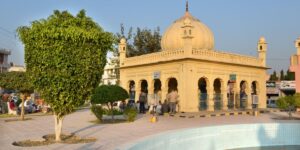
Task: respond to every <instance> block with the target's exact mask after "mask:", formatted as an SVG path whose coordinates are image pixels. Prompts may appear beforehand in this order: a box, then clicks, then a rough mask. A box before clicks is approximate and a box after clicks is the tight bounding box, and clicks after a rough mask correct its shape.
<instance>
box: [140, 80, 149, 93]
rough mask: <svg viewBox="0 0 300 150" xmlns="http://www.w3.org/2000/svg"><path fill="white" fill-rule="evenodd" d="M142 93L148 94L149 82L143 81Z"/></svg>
mask: <svg viewBox="0 0 300 150" xmlns="http://www.w3.org/2000/svg"><path fill="white" fill-rule="evenodd" d="M141 92H144V93H148V82H147V81H146V80H142V81H141Z"/></svg>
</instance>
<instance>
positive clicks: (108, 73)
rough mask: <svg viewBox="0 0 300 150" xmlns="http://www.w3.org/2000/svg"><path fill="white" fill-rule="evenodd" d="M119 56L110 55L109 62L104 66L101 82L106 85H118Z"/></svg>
mask: <svg viewBox="0 0 300 150" xmlns="http://www.w3.org/2000/svg"><path fill="white" fill-rule="evenodd" d="M118 59H119V58H117V57H110V58H109V59H108V60H107V63H106V65H105V67H104V71H103V75H102V79H101V84H105V85H116V84H118V81H119V74H118V72H119V67H118V63H115V62H116V61H118Z"/></svg>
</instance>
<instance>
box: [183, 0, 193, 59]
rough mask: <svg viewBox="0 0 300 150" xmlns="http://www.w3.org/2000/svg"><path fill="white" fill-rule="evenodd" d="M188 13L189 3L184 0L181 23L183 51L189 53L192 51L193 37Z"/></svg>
mask: <svg viewBox="0 0 300 150" xmlns="http://www.w3.org/2000/svg"><path fill="white" fill-rule="evenodd" d="M189 17H190V13H189V5H188V1H186V8H185V15H184V21H183V25H182V27H181V28H182V38H183V39H184V40H183V41H184V51H185V53H188V54H191V53H192V39H193V25H192V23H191V20H190V18H189Z"/></svg>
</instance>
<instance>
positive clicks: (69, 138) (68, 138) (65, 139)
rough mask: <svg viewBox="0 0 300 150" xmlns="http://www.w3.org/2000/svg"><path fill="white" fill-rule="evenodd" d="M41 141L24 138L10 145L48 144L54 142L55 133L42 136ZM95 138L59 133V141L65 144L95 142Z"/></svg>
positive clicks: (30, 145)
mask: <svg viewBox="0 0 300 150" xmlns="http://www.w3.org/2000/svg"><path fill="white" fill-rule="evenodd" d="M43 139H45V140H43V141H32V140H24V141H18V142H13V143H12V145H14V146H20V147H32V146H43V145H49V144H54V143H56V141H55V135H54V134H49V135H44V136H43ZM96 140H97V139H96V138H81V137H79V136H76V135H74V134H69V135H65V134H62V135H61V142H59V143H65V144H78V143H91V142H95V141H96Z"/></svg>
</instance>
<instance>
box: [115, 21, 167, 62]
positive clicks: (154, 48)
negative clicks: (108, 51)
mask: <svg viewBox="0 0 300 150" xmlns="http://www.w3.org/2000/svg"><path fill="white" fill-rule="evenodd" d="M135 31H136V32H135V33H133V28H132V27H130V28H129V31H128V33H127V35H125V32H124V26H123V25H122V24H121V31H120V33H116V34H115V39H116V41H117V42H119V41H120V40H121V38H125V39H126V41H127V51H126V52H127V53H126V55H127V57H133V56H139V55H143V54H149V53H153V52H158V51H160V50H161V46H160V40H161V35H160V28H159V27H157V28H156V29H154V30H153V31H152V30H151V29H147V28H144V29H141V28H139V27H138V28H136V30H135ZM115 52H116V53H117V52H118V51H117V50H115Z"/></svg>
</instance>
